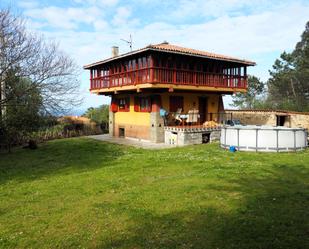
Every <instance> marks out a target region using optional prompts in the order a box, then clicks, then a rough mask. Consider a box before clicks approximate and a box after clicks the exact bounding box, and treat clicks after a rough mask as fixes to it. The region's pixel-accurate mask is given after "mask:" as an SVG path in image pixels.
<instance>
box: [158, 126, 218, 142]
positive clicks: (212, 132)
mask: <svg viewBox="0 0 309 249" xmlns="http://www.w3.org/2000/svg"><path fill="white" fill-rule="evenodd" d="M164 137H165V144H172V145H178V146H183V145H190V144H202V143H203V142H213V141H216V140H219V139H220V130H219V129H209V128H175V127H166V128H165V136H164Z"/></svg>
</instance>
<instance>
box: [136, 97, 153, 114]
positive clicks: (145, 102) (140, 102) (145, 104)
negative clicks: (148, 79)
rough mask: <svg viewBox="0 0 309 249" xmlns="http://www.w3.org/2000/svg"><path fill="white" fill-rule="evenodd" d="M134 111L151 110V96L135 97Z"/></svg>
mask: <svg viewBox="0 0 309 249" xmlns="http://www.w3.org/2000/svg"><path fill="white" fill-rule="evenodd" d="M134 111H135V112H151V99H150V97H135V98H134Z"/></svg>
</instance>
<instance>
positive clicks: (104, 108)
mask: <svg viewBox="0 0 309 249" xmlns="http://www.w3.org/2000/svg"><path fill="white" fill-rule="evenodd" d="M108 115H109V106H108V105H101V106H99V107H97V108H93V107H90V108H88V109H87V111H86V112H85V113H84V114H83V116H84V117H87V118H89V119H91V120H92V121H94V122H96V123H97V124H100V125H101V124H106V123H108Z"/></svg>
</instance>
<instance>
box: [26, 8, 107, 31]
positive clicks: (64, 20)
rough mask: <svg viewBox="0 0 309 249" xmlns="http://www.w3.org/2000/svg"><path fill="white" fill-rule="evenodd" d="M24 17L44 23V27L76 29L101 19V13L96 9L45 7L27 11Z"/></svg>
mask: <svg viewBox="0 0 309 249" xmlns="http://www.w3.org/2000/svg"><path fill="white" fill-rule="evenodd" d="M24 13H25V15H26V16H28V17H30V18H32V19H34V20H36V21H39V22H40V21H41V22H43V23H45V25H46V26H49V27H55V28H63V29H77V28H78V25H79V24H81V23H86V24H91V23H93V22H94V21H96V20H97V19H98V18H100V17H101V15H102V12H101V11H100V9H98V8H96V7H89V8H60V7H54V6H51V7H45V8H35V9H28V10H26V11H25V12H24Z"/></svg>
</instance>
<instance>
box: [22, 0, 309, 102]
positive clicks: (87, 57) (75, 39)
mask: <svg viewBox="0 0 309 249" xmlns="http://www.w3.org/2000/svg"><path fill="white" fill-rule="evenodd" d="M75 1H79V0H75ZM87 1H88V2H91V0H87ZM136 1H137V0H136ZM139 1H148V0H139ZM198 1H200V0H198ZM93 2H97V1H93ZM201 2H202V1H201ZM201 2H200V3H201ZM223 2H225V3H226V4H228V5H227V6H224V8H225V9H226V10H225V11H222V12H220V15H218V16H216V17H215V18H213V19H211V20H208V21H199V22H198V23H190V22H187V23H186V24H181V22H167V19H162V20H163V21H161V22H154V21H153V19H151V17H149V20H148V22H147V23H148V24H147V25H144V26H143V25H141V23H139V21H138V19H136V18H135V15H136V13H134V7H133V6H130V7H128V6H118V7H116V8H114V9H111V10H110V12H108V15H109V16H108V17H106V16H105V15H107V12H106V9H104V8H99V7H97V6H90V7H89V6H88V7H87V8H59V7H47V8H41V9H38V8H35V9H32V10H27V11H26V12H25V14H26V15H27V16H29V17H31V18H32V19H31V22H33V24H37V26H36V28H37V29H38V30H41V31H42V30H43V29H42V23H44V25H45V26H47V25H48V27H60V28H63V29H56V30H53V31H46V30H45V31H44V30H43V31H44V33H45V35H46V36H47V37H48V38H50V37H51V38H55V39H56V40H60V45H61V47H62V49H63V50H65V51H66V52H67V53H68V54H70V55H71V56H72V57H74V58H75V60H76V61H77V63H78V64H79V65H80V67H82V65H84V64H87V63H90V62H93V61H97V60H101V59H104V58H107V57H110V47H111V46H113V45H118V46H119V47H120V52H121V53H123V52H128V51H129V48H128V46H127V45H126V44H125V43H124V42H122V41H120V39H121V38H128V36H129V34H130V33H131V34H132V36H133V48H134V49H137V48H141V47H144V46H146V45H148V44H150V43H159V42H162V41H164V40H167V41H169V42H170V43H174V44H178V45H181V46H186V47H191V48H196V49H201V50H206V51H210V52H217V53H222V54H227V55H231V56H237V57H240V58H247V59H250V60H253V61H256V62H257V63H258V65H257V66H256V67H254V68H252V69H250V70H249V72H253V73H255V74H256V75H257V76H258V77H261V78H262V79H263V80H266V79H267V77H268V72H267V70H268V69H270V67H271V65H272V63H273V62H274V58H275V57H277V56H279V54H280V53H281V52H282V51H283V50H291V49H293V47H294V46H295V44H296V42H297V41H298V40H299V39H300V35H301V33H302V31H303V30H304V28H305V23H306V22H307V21H308V13H309V5H308V4H301V3H292V4H287V3H285V4H281V5H278V6H277V7H274V6H271V8H267V6H268V4H267V3H265V4H264V7H262V6H260V7H257V8H259V9H264V8H265V9H267V10H263V11H254V14H252V13H251V14H246V13H245V14H244V13H243V14H241V15H240V14H237V15H236V16H233V15H228V14H227V13H226V11H230V10H231V8H232V11H234V9H233V3H234V4H237V3H238V4H240V3H242V4H243V5H242V6H244V5H246V6H247V5H249V4H250V3H252V1H244V0H231V1H228V0H225V1H221V2H220V5H217V4H216V2H215V1H207V4H208V7H207V12H215V11H219V10H218V9H220V6H221V5H222V3H223ZM244 2H246V3H244ZM248 2H249V3H248ZM262 2H266V1H263V0H260V1H258V2H257V3H260V4H261V3H262ZM197 3H199V2H197ZM257 3H254V4H252V5H251V6H250V8H251V9H252V8H253V7H252V6H256V5H257ZM114 4H117V3H116V2H115V3H114ZM188 4H190V3H188ZM195 5H196V4H192V6H193V7H190V8H189V7H188V6H189V5H187V7H188V9H189V10H190V11H187V13H188V14H187V15H191V12H192V11H193V9H194V8H195V7H196V6H195ZM265 5H266V7H265ZM203 6H205V5H203ZM114 7H115V6H114ZM183 8H184V7H183ZM203 8H205V7H203ZM203 8H201V10H200V12H199V13H201V12H202V11H203V10H204V11H205V9H203ZM235 11H236V10H235ZM237 11H238V10H237ZM164 13H165V15H168V14H167V13H166V12H164V10H162V15H163V14H164ZM229 13H230V12H229ZM193 14H194V12H193ZM173 15H174V16H173V17H171V18H175V16H177V15H176V14H175V13H174V14H173ZM197 15H198V14H197ZM205 15H206V14H205ZM136 16H137V15H136ZM181 18H182V17H180V19H181ZM81 23H86V24H90V25H93V27H94V30H93V31H91V30H88V31H87V32H85V31H84V30H81V29H79V28H78V27H79V24H81ZM33 26H34V27H35V25H33ZM64 29H66V30H64ZM88 78H89V77H88V72H84V73H83V76H82V82H83V84H82V87H83V89H84V91H86V92H87V94H86V104H85V105H88V106H89V105H90V104H91V105H94V104H93V103H94V99H96V101H97V100H98V98H96V97H95V96H93V95H91V96H90V95H89V94H88V88H89V80H88ZM97 103H98V105H99V104H102V102H97Z"/></svg>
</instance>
